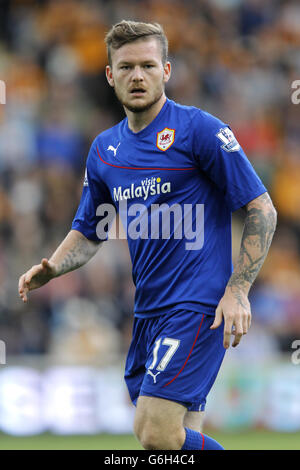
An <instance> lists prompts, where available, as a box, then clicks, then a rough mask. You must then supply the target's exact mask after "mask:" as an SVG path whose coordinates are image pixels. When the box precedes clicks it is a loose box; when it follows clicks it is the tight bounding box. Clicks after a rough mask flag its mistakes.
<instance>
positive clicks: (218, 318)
mask: <svg viewBox="0 0 300 470" xmlns="http://www.w3.org/2000/svg"><path fill="white" fill-rule="evenodd" d="M222 319H223V310H222V307H220V305H218V307H217V309H216V315H215V319H214V322H213V324H212V325H211V327H210V329H211V330H214V329H216V328H218V327H219V326H220V325H221V323H222Z"/></svg>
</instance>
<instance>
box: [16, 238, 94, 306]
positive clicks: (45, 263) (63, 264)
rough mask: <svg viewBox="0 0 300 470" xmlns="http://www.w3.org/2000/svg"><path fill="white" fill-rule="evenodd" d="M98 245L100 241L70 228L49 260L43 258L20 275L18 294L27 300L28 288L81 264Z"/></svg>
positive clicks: (38, 285)
mask: <svg viewBox="0 0 300 470" xmlns="http://www.w3.org/2000/svg"><path fill="white" fill-rule="evenodd" d="M100 246H101V244H100V243H98V242H94V241H91V240H88V239H87V238H86V237H85V236H84V235H82V233H80V232H78V231H77V230H71V231H70V232H69V233H68V235H67V236H66V238H65V239H64V240H63V241H62V243H61V244H60V245H59V247H58V248H57V250H56V251H55V252H54V253H53V255H52V256H51V258H50V259H49V260H48V259H47V258H43V259H42V260H41V263H40V264H37V265H35V266H32V268H31V269H29V270H28V271H27V272H26V273H25V274H23V275H22V276H21V277H20V279H19V295H20V297H21V299H22V300H23V302H27V293H28V292H29V291H30V290H33V289H37V288H39V287H41V286H43V285H44V284H46V283H47V282H49V281H50V280H51V279H53V278H55V277H58V276H61V275H62V274H66V273H68V272H70V271H74V270H75V269H78V268H79V267H80V266H83V265H84V264H85V263H87V262H88V261H89V260H90V259H91V258H92V257H93V256H94V255H95V254H96V252H97V251H98V249H99V247H100Z"/></svg>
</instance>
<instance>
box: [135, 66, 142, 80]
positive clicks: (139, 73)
mask: <svg viewBox="0 0 300 470" xmlns="http://www.w3.org/2000/svg"><path fill="white" fill-rule="evenodd" d="M143 79H144V77H143V72H142V69H141V67H140V66H139V65H136V66H135V67H134V69H133V75H132V80H134V81H141V80H143Z"/></svg>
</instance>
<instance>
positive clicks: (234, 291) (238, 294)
mask: <svg viewBox="0 0 300 470" xmlns="http://www.w3.org/2000/svg"><path fill="white" fill-rule="evenodd" d="M223 317H224V342H223V345H224V348H226V349H228V348H229V346H230V337H231V335H234V336H235V338H234V341H233V343H232V346H233V347H236V346H237V345H238V344H239V343H240V341H241V339H242V336H243V335H245V334H246V333H247V332H248V330H249V328H250V325H251V309H250V303H249V300H248V296H247V294H245V293H244V292H243V291H242V290H240V289H238V288H236V287H227V288H226V290H225V294H224V296H223V297H222V299H221V300H220V302H219V305H218V307H217V309H216V315H215V320H214V323H213V324H212V326H211V327H210V329H211V330H214V329H216V328H218V327H219V326H220V325H221V323H222V319H223ZM233 327H234V331H233V330H232V328H233Z"/></svg>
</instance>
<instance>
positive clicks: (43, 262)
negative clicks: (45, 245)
mask: <svg viewBox="0 0 300 470" xmlns="http://www.w3.org/2000/svg"><path fill="white" fill-rule="evenodd" d="M41 265H42V266H43V268H50V264H49V261H48V260H47V258H43V259H42V261H41Z"/></svg>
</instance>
